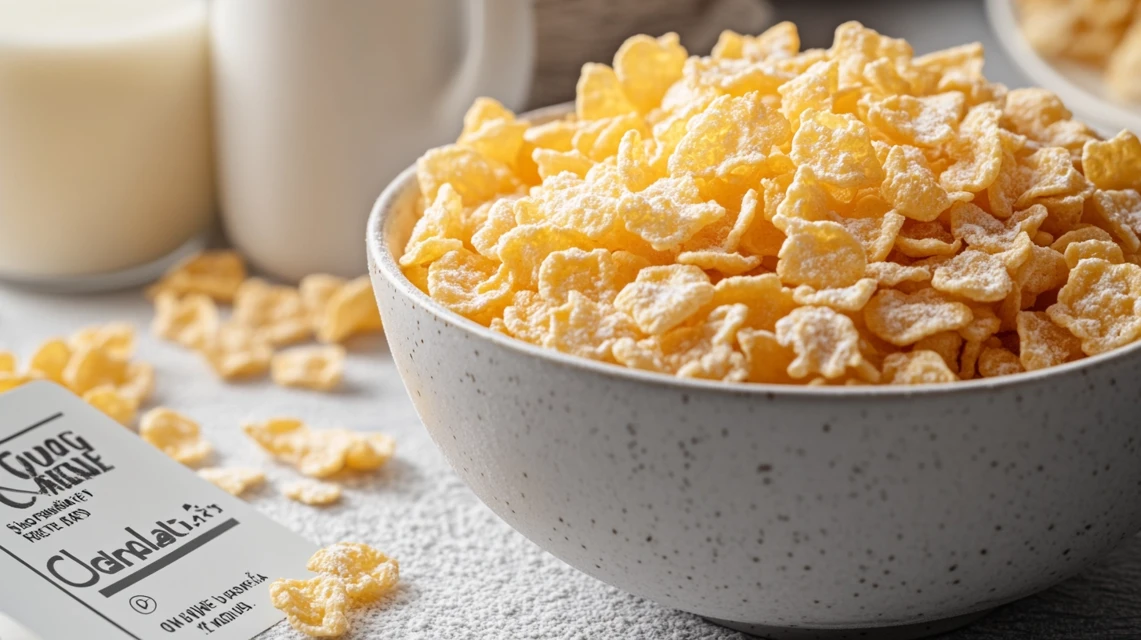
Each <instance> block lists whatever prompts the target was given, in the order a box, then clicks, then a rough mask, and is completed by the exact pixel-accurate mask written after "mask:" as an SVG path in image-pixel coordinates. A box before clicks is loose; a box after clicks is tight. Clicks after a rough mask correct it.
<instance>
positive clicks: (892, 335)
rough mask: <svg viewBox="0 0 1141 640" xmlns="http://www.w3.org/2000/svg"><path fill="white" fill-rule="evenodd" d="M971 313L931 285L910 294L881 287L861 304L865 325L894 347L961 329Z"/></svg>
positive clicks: (967, 321)
mask: <svg viewBox="0 0 1141 640" xmlns="http://www.w3.org/2000/svg"><path fill="white" fill-rule="evenodd" d="M972 317H973V314H972V313H971V308H970V307H968V306H967V305H965V304H963V303H961V302H953V301H951V300H949V299H947V298H946V297H944V296H943V295H942V294H940V293H939V292H938V291H936V290H935V289H921V290H919V291H917V292H915V293H913V294H905V293H900V292H899V291H895V290H892V289H882V290H880V291H878V292H877V293H876V295H875V296H873V297H872V299H871V300H870V301H869V302H868V304H867V305H866V306H865V307H864V320H865V321H866V322H867V325H868V329H869V330H870V331H871V332H872V333H873V334H875V335H876V336H878V337H880V338H882V339H884V340H886V341H888V342H890V343H891V344H894V345H896V346H898V347H903V346H907V345H909V344H913V343H914V342H916V341H918V340H920V339H922V338H925V337H927V336H930V335H934V334H936V333H939V332H941V331H952V330H955V329H962V328H963V327H965V326H967V325H968V324H969V323H970V322H971V318H972Z"/></svg>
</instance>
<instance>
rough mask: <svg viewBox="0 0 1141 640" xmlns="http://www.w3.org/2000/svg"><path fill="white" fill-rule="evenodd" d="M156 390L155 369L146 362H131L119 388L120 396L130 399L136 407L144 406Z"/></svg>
mask: <svg viewBox="0 0 1141 640" xmlns="http://www.w3.org/2000/svg"><path fill="white" fill-rule="evenodd" d="M154 388H155V368H154V366H152V365H151V364H149V363H146V362H131V363H130V364H128V365H127V372H126V376H125V378H124V380H123V382H122V383H121V384H120V385H119V386H118V388H117V391H118V392H119V395H121V396H123V397H124V398H127V399H129V400H130V401H131V402H133V403H134V404H135V406H136V407H138V406H142V404H143V403H144V402H146V401H147V400H148V399H149V398H150V397H151V394H152V393H154Z"/></svg>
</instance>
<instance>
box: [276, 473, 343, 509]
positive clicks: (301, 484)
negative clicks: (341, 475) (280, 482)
mask: <svg viewBox="0 0 1141 640" xmlns="http://www.w3.org/2000/svg"><path fill="white" fill-rule="evenodd" d="M281 493H282V495H284V496H285V497H286V498H289V499H290V500H294V501H296V502H300V503H301V504H307V505H310V506H313V507H325V506H328V505H331V504H336V503H338V502H340V500H341V487H340V485H336V484H332V483H329V482H318V481H315V480H298V481H296V482H290V483H289V484H287V485H285V486H283V487H282V488H281Z"/></svg>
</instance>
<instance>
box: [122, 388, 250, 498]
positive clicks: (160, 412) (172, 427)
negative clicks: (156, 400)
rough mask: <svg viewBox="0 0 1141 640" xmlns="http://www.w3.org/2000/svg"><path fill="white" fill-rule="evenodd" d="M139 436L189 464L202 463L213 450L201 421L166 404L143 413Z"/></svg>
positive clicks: (172, 456)
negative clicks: (200, 423)
mask: <svg viewBox="0 0 1141 640" xmlns="http://www.w3.org/2000/svg"><path fill="white" fill-rule="evenodd" d="M139 437H141V438H142V439H143V440H145V441H146V442H147V443H149V444H151V445H153V446H154V447H155V448H157V449H158V450H160V451H162V452H163V453H165V454H166V455H168V456H170V457H171V458H173V459H174V460H175V461H177V462H181V463H182V464H187V465H194V464H199V463H201V462H202V461H204V460H205V459H206V458H207V457H209V456H210V453H211V452H212V451H213V447H211V446H210V443H209V442H207V441H206V440H204V439H203V438H202V432H201V429H200V428H199V426H198V423H197V422H195V421H193V420H191V419H190V418H188V417H186V416H184V415H182V414H180V413H177V412H175V411H172V410H170V409H166V408H163V407H158V408H155V409H151V410H150V411H148V412H146V413H145V414H143V417H142V418H141V419H140V420H139ZM231 493H232V492H231ZM234 495H237V494H234Z"/></svg>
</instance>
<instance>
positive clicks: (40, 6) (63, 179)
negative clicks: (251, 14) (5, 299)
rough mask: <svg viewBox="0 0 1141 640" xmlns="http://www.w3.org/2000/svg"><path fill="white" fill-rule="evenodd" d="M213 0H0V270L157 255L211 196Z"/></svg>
mask: <svg viewBox="0 0 1141 640" xmlns="http://www.w3.org/2000/svg"><path fill="white" fill-rule="evenodd" d="M206 14H207V5H206V2H205V0H0V278H9V279H28V280H32V281H36V282H39V281H45V280H46V281H50V280H51V279H53V278H69V277H74V276H96V277H98V275H99V274H109V273H114V272H121V271H123V270H126V269H131V268H133V267H139V266H140V265H145V264H148V263H154V262H155V261H157V260H160V259H162V258H163V257H164V256H167V255H169V254H171V253H172V252H174V251H175V250H177V249H178V248H179V247H181V246H183V245H185V244H186V243H187V242H188V241H189V240H191V239H193V238H195V237H196V236H198V235H199V234H200V233H201V232H202V231H203V230H204V229H205V228H206V227H207V226H208V225H209V223H210V220H211V216H212V215H213V210H214V188H213V168H212V159H211V148H210V147H211V142H210V141H211V130H210V108H209V107H210V96H209V68H208V60H209V52H208V49H207V46H208V35H207V28H206V26H207V15H206Z"/></svg>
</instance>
